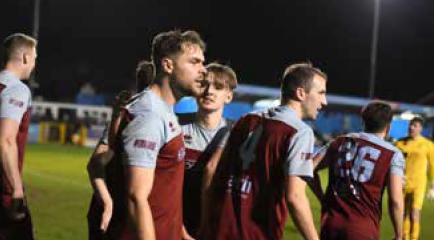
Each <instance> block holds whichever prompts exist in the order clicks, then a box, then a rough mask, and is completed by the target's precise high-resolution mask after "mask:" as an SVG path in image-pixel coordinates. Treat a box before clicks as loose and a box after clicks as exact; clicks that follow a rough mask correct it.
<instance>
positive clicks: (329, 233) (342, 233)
mask: <svg viewBox="0 0 434 240" xmlns="http://www.w3.org/2000/svg"><path fill="white" fill-rule="evenodd" d="M320 239H321V240H378V239H379V237H378V236H373V235H369V234H367V233H363V232H359V231H352V230H351V229H348V228H333V229H331V228H321V235H320Z"/></svg>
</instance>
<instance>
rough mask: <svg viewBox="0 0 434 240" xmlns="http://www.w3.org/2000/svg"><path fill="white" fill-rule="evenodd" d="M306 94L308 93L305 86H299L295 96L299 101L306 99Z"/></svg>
mask: <svg viewBox="0 0 434 240" xmlns="http://www.w3.org/2000/svg"><path fill="white" fill-rule="evenodd" d="M306 95H307V93H306V90H305V89H304V88H302V87H298V88H297V89H296V90H295V97H296V98H297V100H299V101H304V100H305V99H306Z"/></svg>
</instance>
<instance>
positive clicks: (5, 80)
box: [0, 71, 33, 239]
mask: <svg viewBox="0 0 434 240" xmlns="http://www.w3.org/2000/svg"><path fill="white" fill-rule="evenodd" d="M30 106H31V93H30V90H29V88H28V87H27V86H26V85H25V84H24V83H22V82H21V81H20V80H19V79H18V78H17V77H15V75H14V74H13V73H11V72H8V71H2V72H0V118H2V119H11V120H15V121H17V122H18V123H19V129H18V134H17V138H16V143H17V148H18V168H19V172H20V175H21V173H22V170H23V164H24V152H25V146H26V141H27V132H28V128H29V123H30ZM0 174H1V175H0V181H1V182H0V200H1V202H0V204H1V206H0V238H2V237H3V236H6V235H7V236H15V237H17V239H33V229H32V224H31V219H30V213H29V212H27V214H26V218H25V219H24V220H23V221H21V223H17V224H14V226H15V227H14V226H11V225H10V224H7V220H6V219H5V215H6V214H5V212H4V211H5V209H6V208H8V207H9V206H10V204H11V194H12V189H11V185H10V183H9V182H8V180H7V178H6V176H5V174H4V172H3V170H1V171H0ZM5 231H7V232H8V233H7V234H6V232H5ZM5 234H6V235H5ZM17 234H18V235H17Z"/></svg>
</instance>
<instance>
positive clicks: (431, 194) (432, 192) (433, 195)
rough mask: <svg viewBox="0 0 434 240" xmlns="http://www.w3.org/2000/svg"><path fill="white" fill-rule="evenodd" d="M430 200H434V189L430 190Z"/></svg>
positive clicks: (427, 195)
mask: <svg viewBox="0 0 434 240" xmlns="http://www.w3.org/2000/svg"><path fill="white" fill-rule="evenodd" d="M426 198H427V199H428V200H434V188H430V189H429V190H428V193H427V194H426Z"/></svg>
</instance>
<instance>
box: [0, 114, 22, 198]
mask: <svg viewBox="0 0 434 240" xmlns="http://www.w3.org/2000/svg"><path fill="white" fill-rule="evenodd" d="M18 129H19V123H18V122H17V121H15V120H12V119H5V118H1V119H0V156H1V164H2V168H3V172H4V173H5V176H6V179H7V181H8V182H9V183H10V185H11V187H12V198H15V199H22V198H24V191H23V183H22V181H21V176H20V172H19V168H18V146H17V134H18Z"/></svg>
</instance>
